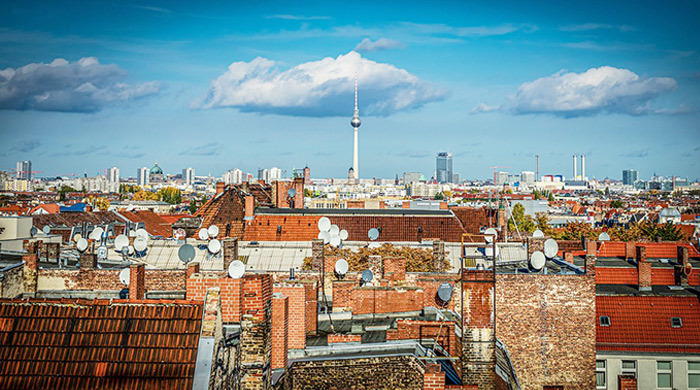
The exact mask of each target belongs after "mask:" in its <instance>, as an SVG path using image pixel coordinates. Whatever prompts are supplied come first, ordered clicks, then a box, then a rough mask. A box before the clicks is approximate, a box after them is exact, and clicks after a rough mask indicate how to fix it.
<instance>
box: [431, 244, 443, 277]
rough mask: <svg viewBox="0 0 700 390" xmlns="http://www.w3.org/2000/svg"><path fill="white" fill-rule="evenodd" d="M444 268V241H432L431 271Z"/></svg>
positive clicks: (441, 270) (438, 270)
mask: <svg viewBox="0 0 700 390" xmlns="http://www.w3.org/2000/svg"><path fill="white" fill-rule="evenodd" d="M444 270H445V242H444V241H442V240H435V241H433V272H443V271H444Z"/></svg>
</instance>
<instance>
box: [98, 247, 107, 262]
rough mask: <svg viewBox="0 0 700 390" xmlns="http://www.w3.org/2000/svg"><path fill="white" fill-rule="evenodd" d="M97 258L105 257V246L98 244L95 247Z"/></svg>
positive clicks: (102, 258) (103, 258)
mask: <svg viewBox="0 0 700 390" xmlns="http://www.w3.org/2000/svg"><path fill="white" fill-rule="evenodd" d="M97 258H98V259H100V260H105V259H107V247H106V246H100V247H99V248H97Z"/></svg>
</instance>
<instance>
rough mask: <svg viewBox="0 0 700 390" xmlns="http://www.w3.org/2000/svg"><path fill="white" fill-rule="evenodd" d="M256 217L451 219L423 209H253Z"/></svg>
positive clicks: (445, 212)
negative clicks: (344, 216) (413, 217)
mask: <svg viewBox="0 0 700 390" xmlns="http://www.w3.org/2000/svg"><path fill="white" fill-rule="evenodd" d="M255 214H258V215H285V214H286V215H376V216H426V217H452V216H454V214H452V212H451V211H450V210H424V209H399V208H397V209H285V208H266V207H259V208H257V209H255Z"/></svg>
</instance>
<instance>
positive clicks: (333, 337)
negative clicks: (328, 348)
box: [328, 333, 362, 344]
mask: <svg viewBox="0 0 700 390" xmlns="http://www.w3.org/2000/svg"><path fill="white" fill-rule="evenodd" d="M360 342H362V335H361V334H348V333H331V334H329V335H328V344H338V343H360Z"/></svg>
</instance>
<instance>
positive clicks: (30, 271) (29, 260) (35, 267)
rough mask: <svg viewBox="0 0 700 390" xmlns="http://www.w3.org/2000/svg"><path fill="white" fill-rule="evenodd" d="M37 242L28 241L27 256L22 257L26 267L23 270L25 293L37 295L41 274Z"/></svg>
mask: <svg viewBox="0 0 700 390" xmlns="http://www.w3.org/2000/svg"><path fill="white" fill-rule="evenodd" d="M38 244H39V243H38V242H37V241H27V242H25V243H24V246H25V248H26V249H27V254H25V255H22V261H24V267H23V269H22V273H23V277H24V292H25V293H28V294H36V288H37V278H38V274H39V258H38V256H37V248H38V246H39V245H38Z"/></svg>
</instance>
